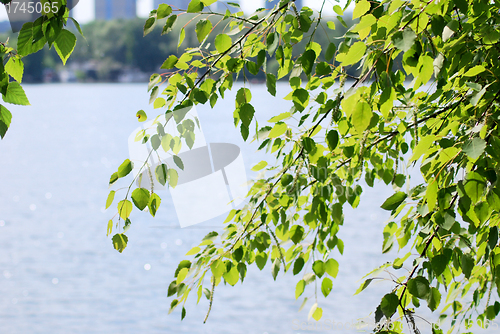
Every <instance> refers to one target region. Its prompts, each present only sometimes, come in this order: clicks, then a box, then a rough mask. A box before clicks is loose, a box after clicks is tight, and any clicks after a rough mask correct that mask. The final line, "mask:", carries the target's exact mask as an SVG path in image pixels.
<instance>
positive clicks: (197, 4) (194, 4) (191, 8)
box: [187, 0, 205, 13]
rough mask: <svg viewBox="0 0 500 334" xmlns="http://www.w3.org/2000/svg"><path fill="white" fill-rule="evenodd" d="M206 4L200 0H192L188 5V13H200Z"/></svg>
mask: <svg viewBox="0 0 500 334" xmlns="http://www.w3.org/2000/svg"><path fill="white" fill-rule="evenodd" d="M204 7H205V6H204V5H203V3H202V2H201V1H200V0H191V2H190V3H189V5H188V8H187V12H188V13H198V12H201V11H202V10H203V8H204Z"/></svg>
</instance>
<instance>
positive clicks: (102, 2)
mask: <svg viewBox="0 0 500 334" xmlns="http://www.w3.org/2000/svg"><path fill="white" fill-rule="evenodd" d="M136 2H137V0H96V2H95V19H96V20H112V19H133V18H135V17H137V5H136Z"/></svg>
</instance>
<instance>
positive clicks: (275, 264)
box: [272, 258, 281, 281]
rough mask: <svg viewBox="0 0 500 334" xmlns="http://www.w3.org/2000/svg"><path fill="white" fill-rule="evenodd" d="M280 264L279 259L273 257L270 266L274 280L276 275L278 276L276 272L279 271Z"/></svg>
mask: <svg viewBox="0 0 500 334" xmlns="http://www.w3.org/2000/svg"><path fill="white" fill-rule="evenodd" d="M280 265H281V262H280V259H279V258H275V259H274V262H273V267H272V275H273V279H274V280H275V281H276V277H278V273H279V271H280Z"/></svg>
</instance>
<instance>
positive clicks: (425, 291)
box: [407, 276, 431, 299]
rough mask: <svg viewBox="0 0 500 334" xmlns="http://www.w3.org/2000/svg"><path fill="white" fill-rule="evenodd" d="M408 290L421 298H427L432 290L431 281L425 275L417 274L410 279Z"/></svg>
mask: <svg viewBox="0 0 500 334" xmlns="http://www.w3.org/2000/svg"><path fill="white" fill-rule="evenodd" d="M407 287H408V292H409V293H411V294H412V295H414V296H415V297H417V298H419V299H426V298H427V297H428V296H429V293H430V292H431V288H430V286H429V281H428V280H427V278H425V277H423V276H417V277H415V278H412V279H410V280H409V281H408V284H407Z"/></svg>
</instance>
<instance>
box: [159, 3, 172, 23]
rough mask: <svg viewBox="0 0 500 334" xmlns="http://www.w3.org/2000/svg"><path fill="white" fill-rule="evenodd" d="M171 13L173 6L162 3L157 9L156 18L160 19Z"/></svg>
mask: <svg viewBox="0 0 500 334" xmlns="http://www.w3.org/2000/svg"><path fill="white" fill-rule="evenodd" d="M170 14H172V7H170V6H169V5H167V4H164V3H162V4H160V5H159V6H158V9H157V10H156V18H157V19H158V20H160V19H163V18H165V17H167V16H169V15H170Z"/></svg>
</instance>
